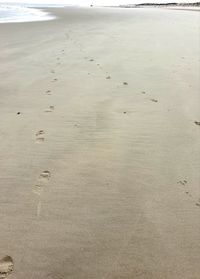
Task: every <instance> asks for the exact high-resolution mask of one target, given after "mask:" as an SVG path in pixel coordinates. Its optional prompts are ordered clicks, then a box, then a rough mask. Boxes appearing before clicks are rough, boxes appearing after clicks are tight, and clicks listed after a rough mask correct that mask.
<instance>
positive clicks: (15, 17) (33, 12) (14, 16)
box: [0, 5, 55, 23]
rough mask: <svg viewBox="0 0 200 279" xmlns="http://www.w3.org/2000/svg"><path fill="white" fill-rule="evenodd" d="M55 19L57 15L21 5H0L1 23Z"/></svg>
mask: <svg viewBox="0 0 200 279" xmlns="http://www.w3.org/2000/svg"><path fill="white" fill-rule="evenodd" d="M52 19H55V16H53V15H51V14H49V13H47V12H45V11H42V10H39V9H34V8H29V7H25V6H21V5H0V23H8V22H31V21H44V20H52Z"/></svg>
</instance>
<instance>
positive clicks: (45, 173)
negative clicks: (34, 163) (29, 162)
mask: <svg viewBox="0 0 200 279" xmlns="http://www.w3.org/2000/svg"><path fill="white" fill-rule="evenodd" d="M50 177H51V173H50V172H49V171H47V170H45V171H43V172H42V173H41V174H40V176H39V179H40V180H41V181H48V180H49V179H50Z"/></svg>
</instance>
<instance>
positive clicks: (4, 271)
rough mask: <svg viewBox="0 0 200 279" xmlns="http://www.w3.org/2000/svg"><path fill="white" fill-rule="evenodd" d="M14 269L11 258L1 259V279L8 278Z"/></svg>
mask: <svg viewBox="0 0 200 279" xmlns="http://www.w3.org/2000/svg"><path fill="white" fill-rule="evenodd" d="M13 269H14V262H13V259H12V258H11V257H10V256H5V257H4V258H2V259H0V279H4V278H7V277H8V276H9V275H10V274H11V273H12V272H13Z"/></svg>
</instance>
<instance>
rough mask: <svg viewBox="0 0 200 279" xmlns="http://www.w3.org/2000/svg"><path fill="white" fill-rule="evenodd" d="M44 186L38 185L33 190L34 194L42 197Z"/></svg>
mask: <svg viewBox="0 0 200 279" xmlns="http://www.w3.org/2000/svg"><path fill="white" fill-rule="evenodd" d="M43 187H44V186H43V185H42V184H36V185H35V186H34V189H33V193H34V194H36V195H38V196H41V194H42V192H43Z"/></svg>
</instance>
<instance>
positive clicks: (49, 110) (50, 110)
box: [45, 106, 54, 112]
mask: <svg viewBox="0 0 200 279" xmlns="http://www.w3.org/2000/svg"><path fill="white" fill-rule="evenodd" d="M52 111H54V106H49V109H46V110H45V112H52Z"/></svg>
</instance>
